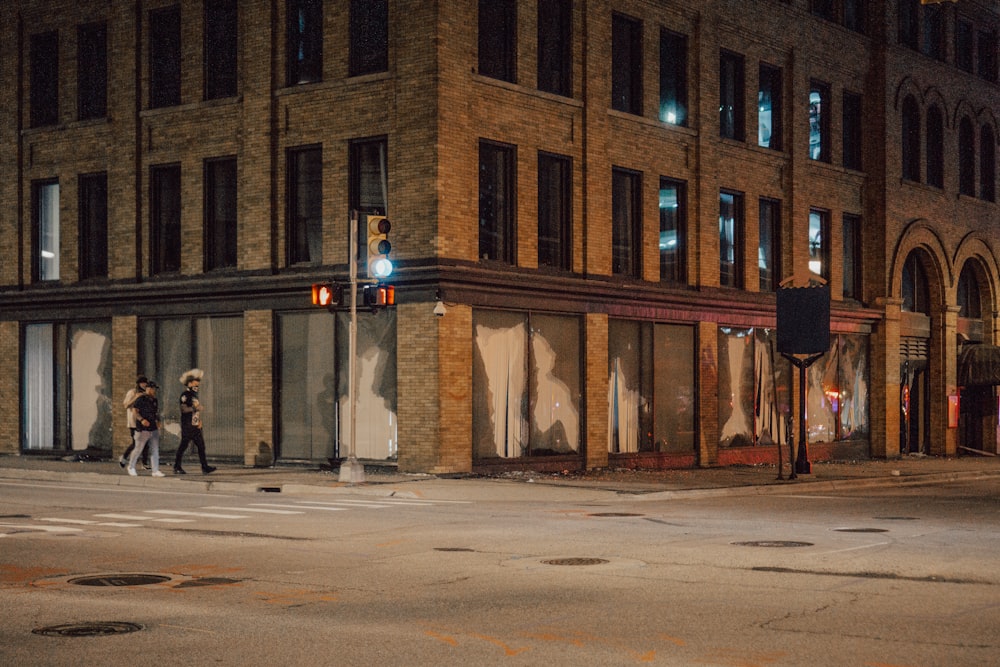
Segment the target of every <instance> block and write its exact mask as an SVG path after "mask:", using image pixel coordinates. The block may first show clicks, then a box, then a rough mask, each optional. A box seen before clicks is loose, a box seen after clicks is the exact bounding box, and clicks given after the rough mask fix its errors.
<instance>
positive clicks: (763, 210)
mask: <svg viewBox="0 0 1000 667" xmlns="http://www.w3.org/2000/svg"><path fill="white" fill-rule="evenodd" d="M759 225H760V226H759V230H760V233H759V242H758V245H757V268H758V270H759V273H760V291H761V292H773V291H774V290H776V289H778V284H779V283H780V282H781V268H780V262H779V259H780V257H781V253H780V248H781V243H780V241H781V236H780V231H781V202H780V201H777V200H775V199H766V198H764V197H761V200H760V218H759Z"/></svg>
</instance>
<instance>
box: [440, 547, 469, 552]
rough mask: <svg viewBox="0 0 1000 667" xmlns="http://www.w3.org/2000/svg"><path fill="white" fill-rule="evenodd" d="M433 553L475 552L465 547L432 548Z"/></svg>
mask: <svg viewBox="0 0 1000 667" xmlns="http://www.w3.org/2000/svg"><path fill="white" fill-rule="evenodd" d="M434 551H475V549H467V548H466V547H434Z"/></svg>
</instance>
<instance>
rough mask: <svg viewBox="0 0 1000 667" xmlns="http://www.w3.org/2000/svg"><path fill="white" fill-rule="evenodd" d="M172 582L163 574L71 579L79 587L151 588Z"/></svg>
mask: <svg viewBox="0 0 1000 667" xmlns="http://www.w3.org/2000/svg"><path fill="white" fill-rule="evenodd" d="M167 581H170V577H165V576H163V575H162V574H98V575H91V576H88V577H77V578H76V579H70V580H69V583H71V584H76V585H77V586H149V585H151V584H162V583H164V582H167Z"/></svg>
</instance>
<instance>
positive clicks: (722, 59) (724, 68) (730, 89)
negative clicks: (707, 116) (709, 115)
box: [719, 51, 746, 141]
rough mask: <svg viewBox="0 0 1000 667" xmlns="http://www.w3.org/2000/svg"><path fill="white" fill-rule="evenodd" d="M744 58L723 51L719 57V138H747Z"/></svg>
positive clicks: (739, 139)
mask: <svg viewBox="0 0 1000 667" xmlns="http://www.w3.org/2000/svg"><path fill="white" fill-rule="evenodd" d="M743 91H744V88H743V56H740V55H737V54H735V53H729V52H727V51H723V52H722V53H721V54H720V55H719V136H721V137H723V138H725V139H735V140H737V141H743V139H744V138H745V136H746V135H745V122H744V117H745V116H746V114H745V113H744V103H743V98H744V97H745V95H744V92H743Z"/></svg>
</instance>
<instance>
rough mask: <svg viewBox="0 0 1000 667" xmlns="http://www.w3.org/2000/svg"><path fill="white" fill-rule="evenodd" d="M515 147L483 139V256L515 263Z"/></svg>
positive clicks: (480, 179)
mask: <svg viewBox="0 0 1000 667" xmlns="http://www.w3.org/2000/svg"><path fill="white" fill-rule="evenodd" d="M514 157H515V149H514V147H513V146H507V145H502V144H497V143H493V142H491V141H480V142H479V258H480V259H491V260H496V261H498V262H506V263H507V264H514V263H515V262H516V254H515V253H516V250H517V231H516V227H515V224H516V217H515V213H516V210H517V202H516V198H515V197H516V194H515V193H516V192H517V188H516V183H517V181H516V175H515V172H514V164H515V163H514Z"/></svg>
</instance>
